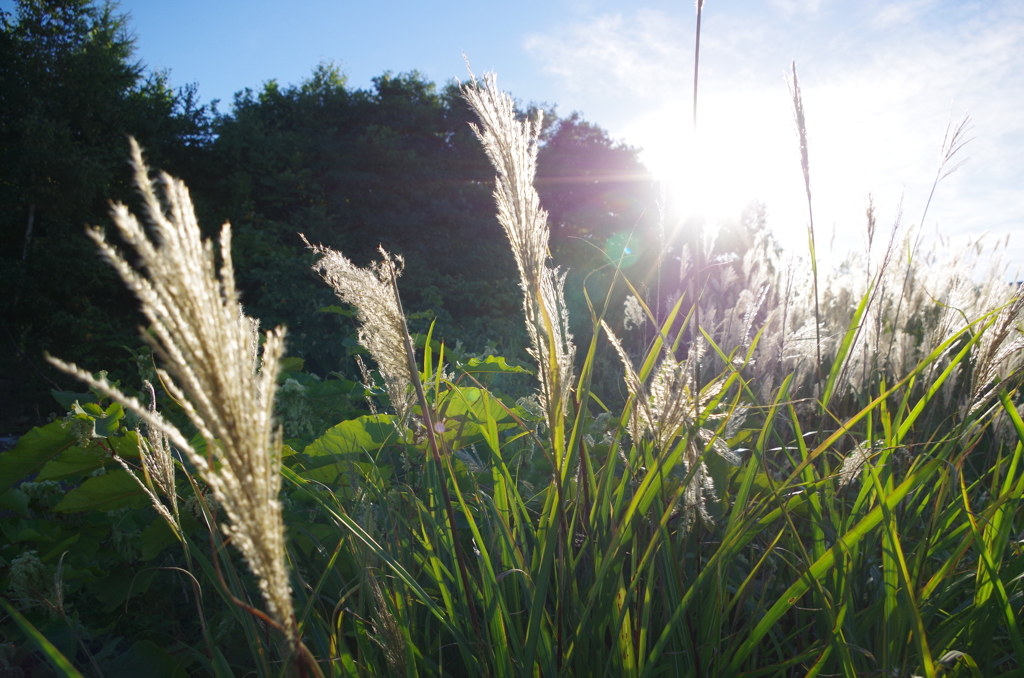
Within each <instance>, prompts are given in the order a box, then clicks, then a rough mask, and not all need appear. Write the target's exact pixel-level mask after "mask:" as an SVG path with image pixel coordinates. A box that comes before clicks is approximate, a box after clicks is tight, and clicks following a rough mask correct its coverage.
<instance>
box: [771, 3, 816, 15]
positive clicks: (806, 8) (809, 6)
mask: <svg viewBox="0 0 1024 678" xmlns="http://www.w3.org/2000/svg"><path fill="white" fill-rule="evenodd" d="M771 4H772V7H774V8H775V9H777V10H780V11H781V12H782V13H783V14H808V13H809V14H813V13H815V12H817V11H818V10H819V9H821V0H771Z"/></svg>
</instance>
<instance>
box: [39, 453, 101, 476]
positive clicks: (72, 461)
mask: <svg viewBox="0 0 1024 678" xmlns="http://www.w3.org/2000/svg"><path fill="white" fill-rule="evenodd" d="M109 461H111V459H110V455H108V454H107V452H106V450H104V449H103V448H101V447H100V446H99V445H90V446H89V447H85V448H82V447H69V448H68V449H66V450H64V452H62V453H61V454H60V456H58V457H57V458H56V459H53V460H52V461H49V462H47V464H46V466H44V467H43V468H42V470H41V471H39V475H38V476H37V477H36V480H37V481H41V480H57V479H58V478H66V477H68V476H73V475H84V474H86V473H90V472H92V471H95V470H96V469H98V468H100V467H101V466H103V465H104V464H106V463H107V462H109Z"/></svg>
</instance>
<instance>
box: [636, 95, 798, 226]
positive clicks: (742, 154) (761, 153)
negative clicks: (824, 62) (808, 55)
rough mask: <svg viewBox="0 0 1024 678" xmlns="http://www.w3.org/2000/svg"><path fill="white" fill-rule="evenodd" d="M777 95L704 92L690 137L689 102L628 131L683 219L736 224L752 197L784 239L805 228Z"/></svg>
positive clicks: (782, 103) (786, 122)
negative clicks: (700, 216) (697, 216)
mask: <svg viewBox="0 0 1024 678" xmlns="http://www.w3.org/2000/svg"><path fill="white" fill-rule="evenodd" d="M786 104H787V101H786V100H785V95H784V94H783V95H782V97H781V98H780V97H779V96H778V93H776V92H765V93H763V94H761V95H758V94H757V93H751V92H745V93H742V94H721V93H720V94H714V95H708V96H706V97H705V98H704V99H702V101H701V110H700V114H699V119H698V128H697V132H696V134H695V133H694V131H693V123H692V112H691V111H692V109H690V104H685V103H682V102H676V103H674V104H673V105H669V106H665V107H662V108H660V109H656V110H654V111H651V112H650V113H649V114H648V115H646V116H644V119H643V121H642V122H641V123H640V124H638V125H637V126H635V127H634V128H633V129H632V130H631V132H630V139H631V140H632V139H635V140H636V141H635V143H637V145H639V146H641V147H643V149H644V150H643V156H642V158H643V161H644V163H645V164H646V165H647V167H648V168H650V169H651V171H652V172H653V173H654V175H655V177H656V178H657V179H659V180H660V181H662V182H663V184H664V186H665V190H666V192H667V194H668V197H669V198H670V200H671V201H672V202H674V203H676V204H678V205H679V207H680V208H681V209H682V211H683V212H684V213H686V214H703V215H704V216H706V217H707V218H708V219H709V220H712V221H713V220H716V219H717V220H724V219H735V218H736V217H738V216H739V214H740V211H741V210H742V209H743V208H744V207H745V206H746V205H747V204H749V203H750V201H751V200H755V199H756V200H760V201H761V202H763V203H765V204H766V205H767V207H768V211H769V215H770V217H769V225H770V227H771V228H772V230H773V232H775V235H776V236H777V237H779V238H780V239H782V240H783V241H785V240H792V239H794V238H795V237H799V236H800V234H802V233H805V232H806V231H805V230H804V229H806V223H805V219H806V203H804V206H803V208H802V211H801V203H800V198H802V197H803V190H802V188H803V184H802V179H801V177H800V168H799V159H798V155H797V147H796V141H795V133H794V132H793V126H792V122H791V120H790V118H789V117H788V110H787V108H786Z"/></svg>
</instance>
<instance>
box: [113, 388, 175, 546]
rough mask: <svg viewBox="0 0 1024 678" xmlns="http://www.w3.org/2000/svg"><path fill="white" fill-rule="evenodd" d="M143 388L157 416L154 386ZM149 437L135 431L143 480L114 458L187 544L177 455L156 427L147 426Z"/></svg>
mask: <svg viewBox="0 0 1024 678" xmlns="http://www.w3.org/2000/svg"><path fill="white" fill-rule="evenodd" d="M143 385H144V386H145V387H146V389H147V390H148V391H149V398H150V400H149V411H150V413H151V414H155V413H156V393H155V392H154V390H153V385H152V384H150V383H149V382H148V381H144V382H143ZM146 428H147V432H146V437H143V436H142V432H141V431H140V430H139V427H138V426H136V428H135V435H136V436H137V437H138V440H139V459H140V460H141V461H142V476H143V477H142V478H140V477H139V476H138V474H137V473H135V471H134V470H133V469H132V468H131V467H130V466H129V465H128V463H127V462H126V461H125V460H124V459H122V458H121V457H115V458H116V459H117V461H118V463H119V464H121V466H122V467H123V468H124V470H125V471H127V472H128V473H130V474H131V476H132V477H133V478H135V482H137V483H138V484H139V487H141V488H142V490H143V492H145V493H146V495H147V496H148V497H149V500H150V501H151V502H152V503H153V507H154V508H155V509H156V511H157V513H159V514H160V516H161V517H162V518H163V519H164V520H166V521H167V524H168V526H170V528H171V530H172V531H173V532H174V535H175V536H176V537H177V538H178V539H179V541H182V542H183V543H184V539H183V535H182V530H181V520H180V517H179V514H178V495H177V492H176V491H175V486H174V455H173V454H172V452H171V446H170V443H168V441H167V436H166V435H165V434H164V433H163V432H162V431H160V430H159V429H157V428H155V427H153V426H147V427H146ZM160 494H162V495H163V496H165V497H167V500H168V502H170V505H171V506H170V508H167V506H166V505H164V503H163V502H162V501H160V498H159V496H158V495H160Z"/></svg>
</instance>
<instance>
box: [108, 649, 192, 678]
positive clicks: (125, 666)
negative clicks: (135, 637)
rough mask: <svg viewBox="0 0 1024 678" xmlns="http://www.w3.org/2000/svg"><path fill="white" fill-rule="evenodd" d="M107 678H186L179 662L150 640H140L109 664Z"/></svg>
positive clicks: (186, 675) (183, 668)
mask: <svg viewBox="0 0 1024 678" xmlns="http://www.w3.org/2000/svg"><path fill="white" fill-rule="evenodd" d="M104 675H105V676H107V678H188V673H187V672H186V671H185V667H184V666H182V664H181V661H180V660H178V659H177V658H176V657H174V655H172V654H171V653H169V652H167V651H166V650H164V649H162V648H161V647H160V646H158V645H157V644H156V643H154V642H152V641H150V640H140V641H138V642H136V643H135V644H134V645H132V646H131V647H130V648H129V649H128V651H127V652H125V653H124V654H123V655H121V656H120V657H117V658H115V659H114V660H113V661H111V662H110V668H109V669H108V670H107V671H105V672H104Z"/></svg>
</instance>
